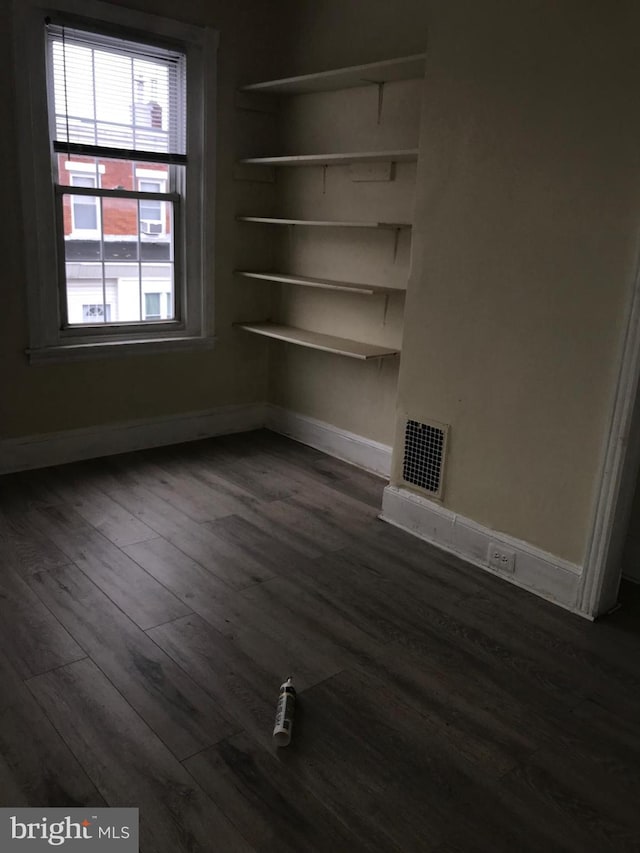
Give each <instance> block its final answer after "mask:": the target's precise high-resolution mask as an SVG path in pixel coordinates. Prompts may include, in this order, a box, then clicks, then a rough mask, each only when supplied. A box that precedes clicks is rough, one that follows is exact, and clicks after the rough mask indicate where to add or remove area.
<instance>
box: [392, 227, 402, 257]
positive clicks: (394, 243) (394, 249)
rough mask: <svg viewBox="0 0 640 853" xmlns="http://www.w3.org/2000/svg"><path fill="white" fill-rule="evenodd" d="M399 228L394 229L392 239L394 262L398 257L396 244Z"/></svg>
mask: <svg viewBox="0 0 640 853" xmlns="http://www.w3.org/2000/svg"><path fill="white" fill-rule="evenodd" d="M400 231H401V229H400V228H396V229H395V237H394V240H393V262H394V263H395V262H396V260H397V259H398V246H399V244H400Z"/></svg>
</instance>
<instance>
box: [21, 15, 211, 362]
mask: <svg viewBox="0 0 640 853" xmlns="http://www.w3.org/2000/svg"><path fill="white" fill-rule="evenodd" d="M13 11H14V16H15V20H16V27H15V56H16V68H17V75H16V78H17V81H18V92H17V103H18V108H19V116H18V120H19V129H20V139H21V146H20V147H21V151H20V154H21V155H22V156H21V158H20V174H21V191H22V198H23V205H22V206H23V210H24V212H25V213H24V216H25V219H24V228H25V234H26V235H30V236H29V239H27V240H26V245H27V246H28V252H27V254H26V258H25V261H26V263H27V287H28V306H29V338H30V346H29V349H28V350H27V352H28V354H29V358H30V361H31V362H32V363H37V362H41V361H44V362H48V361H61V360H66V359H74V358H88V357H92V356H96V357H100V358H103V357H105V356H115V355H127V354H130V353H134V352H154V351H160V352H163V351H167V350H173V349H176V350H180V349H193V348H210V347H211V346H213V335H212V329H213V317H212V310H211V304H212V300H211V294H212V287H213V281H212V269H213V266H214V264H213V252H214V246H215V242H214V238H215V234H214V221H213V219H214V217H213V211H214V210H215V162H216V157H215V114H216V96H215V93H216V52H217V46H218V33H217V32H216V31H215V30H212V29H210V28H204V27H195V26H191V25H188V24H184V23H180V22H177V21H173V20H170V19H167V18H162V17H159V16H156V15H147V14H146V13H143V12H137V11H134V10H131V9H124V8H121V7H117V6H113V5H111V4H108V3H102V2H100V0H57V2H56V1H55V0H54V2H52V3H50V4H45V3H43V2H42V0H14V7H13ZM60 16H63V17H64V16H72V18H73V21H72V22H70V25H71V26H74V25H75V26H82V25H85V26H87V25H89V26H90V27H91V28H93V29H95V31H96V32H100V31H101V30H102V29H104V30H106V31H107V32H109V34H110V35H115V36H116V37H118V36H121V37H122V38H127V37H129V38H131V37H133V38H135V37H136V35H137V36H138V37H139V38H142V39H143V40H144V39H147V40H148V41H153V39H154V37H155V38H158V39H159V40H165V41H167V40H168V41H170V42H172V43H173V44H175V45H177V46H178V47H179V48H180V49H182V50H184V51H185V53H186V57H187V126H188V134H187V140H188V141H187V162H188V167H187V170H186V175H187V178H186V188H185V197H184V199H183V202H182V205H181V212H182V215H183V216H184V217H185V221H186V228H185V229H183V231H184V239H183V241H179V239H178V237H177V236H176V251H179V252H181V255H182V260H183V264H182V266H183V269H184V272H183V281H182V283H181V284H182V286H181V287H180V293H179V297H178V298H179V304H176V313H177V315H178V316H179V318H180V319H179V320H177V321H175V322H167V323H166V324H163V325H162V327H157V326H156V325H155V324H154V325H146V326H145V325H143V324H138V325H135V326H131V325H127V326H126V327H124V326H123V327H121V328H118V327H117V325H116V326H115V327H114V326H111V327H110V328H109V329H103V330H101V329H98V328H96V327H92V328H90V329H84V328H82V329H78V328H77V327H75V328H73V329H69V328H63V323H62V321H61V317H62V314H61V307H60V297H59V286H58V275H59V270H58V265H59V260H58V255H59V246H58V234H57V225H56V220H57V217H56V199H55V192H54V187H53V177H52V156H51V148H50V142H49V124H48V103H47V67H46V39H45V18H47V17H51V18H52V19H53V20H54V21H55V20H56V19H57V18H59V17H60ZM205 141H206V157H205ZM207 166H208V168H207ZM178 242H180V243H181V245H178ZM176 292H177V291H176Z"/></svg>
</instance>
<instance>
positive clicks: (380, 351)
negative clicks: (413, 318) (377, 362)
mask: <svg viewBox="0 0 640 853" xmlns="http://www.w3.org/2000/svg"><path fill="white" fill-rule="evenodd" d="M234 326H236V327H237V328H239V329H244V330H245V331H246V332H251V334H253V335H264V336H265V337H267V338H274V339H275V340H278V341H284V342H285V343H289V344H296V345H297V346H301V347H309V348H310V349H317V350H322V351H323V352H332V353H334V354H336V355H344V356H346V357H347V358H357V359H360V360H361V361H368V360H369V359H374V358H390V357H391V356H396V355H399V354H400V350H397V349H393V348H392V347H381V346H377V345H376V344H364V343H361V342H360V341H351V340H348V339H347V338H336V337H334V336H333V335H322V334H320V333H319V332H310V331H308V330H307V329H296V328H295V327H294V326H281V325H279V324H277V323H271V322H269V321H267V322H264V323H234Z"/></svg>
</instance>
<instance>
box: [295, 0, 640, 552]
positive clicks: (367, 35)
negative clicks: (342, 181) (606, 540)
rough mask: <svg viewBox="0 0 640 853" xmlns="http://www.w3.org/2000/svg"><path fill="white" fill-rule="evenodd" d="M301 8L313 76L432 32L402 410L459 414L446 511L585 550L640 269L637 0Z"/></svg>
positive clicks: (539, 541) (453, 421) (452, 420)
mask: <svg viewBox="0 0 640 853" xmlns="http://www.w3.org/2000/svg"><path fill="white" fill-rule="evenodd" d="M295 9H296V14H297V15H298V21H297V25H298V27H299V32H298V35H299V39H298V45H299V54H298V62H299V67H300V69H304V70H310V69H311V68H313V67H330V66H331V65H332V64H342V63H352V62H358V61H369V60H374V59H377V58H383V57H387V56H393V55H396V54H403V53H410V52H413V51H417V50H419V49H420V42H421V40H422V38H423V35H424V30H425V29H426V27H427V26H428V30H429V56H428V67H427V78H426V84H425V89H424V102H423V120H422V131H421V160H420V163H419V167H418V179H417V195H416V201H417V210H416V219H415V222H416V225H415V228H414V266H413V274H412V277H411V280H410V285H409V291H408V294H407V303H406V310H405V326H404V343H403V356H402V361H401V367H400V384H399V400H398V411H399V418H400V419H402V417H403V415H404V414H405V413H407V414H409V415H411V416H412V417H416V418H418V419H434V420H437V421H441V422H444V423H448V424H450V425H451V433H450V458H449V465H448V473H447V478H446V484H445V489H446V491H445V497H444V505H445V506H446V507H448V508H449V509H451V510H454V511H456V512H459V513H461V514H462V515H465V516H468V517H470V518H472V519H474V520H476V521H477V522H479V523H481V524H484V525H487V526H489V527H491V528H494V529H497V530H500V531H503V532H505V533H507V534H510V535H512V536H515V537H518V538H521V539H523V540H526V541H528V542H530V543H532V544H534V545H536V546H538V547H540V548H543V549H545V550H548V551H550V552H551V553H553V554H556V555H558V556H560V557H563V558H565V559H568V560H571V561H575V562H578V563H580V562H581V561H582V560H583V557H584V552H585V542H586V537H587V531H588V529H589V525H590V522H591V513H592V507H593V499H594V489H595V484H596V479H597V475H598V471H599V466H600V462H601V457H602V448H603V443H604V440H605V434H606V430H607V426H608V418H609V413H610V406H611V400H612V393H613V384H614V381H615V376H616V359H617V356H618V352H619V346H620V335H621V329H622V322H623V316H624V311H625V306H626V300H627V298H628V294H629V291H630V287H631V282H632V280H633V276H634V274H635V262H636V250H637V226H638V219H639V217H638V209H639V204H638V199H639V198H640V195H639V193H638V190H639V188H640V187H639V179H640V169H639V166H640V156H639V152H640V116H639V115H638V111H637V110H636V109H635V106H634V104H635V101H636V99H637V92H638V86H639V84H640V53H639V52H638V51H637V46H636V42H635V34H636V33H637V31H638V24H640V13H639V12H638V10H637V9H638V7H637V5H636V4H634V3H632V2H620V3H617V4H615V5H614V6H612V5H611V4H610V3H607V2H605V0H599V2H593V3H588V4H585V3H584V2H580V0H563V2H561V3H558V2H556V0H544V1H543V2H540V0H535V2H534V0H519V2H517V3H513V2H512V1H511V0H509V2H507V0H484V2H482V3H477V2H475V0H467V2H463V0H458V2H450V0H449V2H444V0H443V2H435V0H434V2H431V3H425V2H419V0H415V2H414V0H400V2H394V3H390V2H382V0H376V2H366V3H365V2H357V0H325V2H323V3H322V4H318V3H312V2H310V0H306V2H297V3H296V4H295ZM356 33H357V37H356V35H355V34H356ZM399 466H400V454H399V451H398V447H396V454H395V465H394V474H395V478H396V479H397V477H398V473H399Z"/></svg>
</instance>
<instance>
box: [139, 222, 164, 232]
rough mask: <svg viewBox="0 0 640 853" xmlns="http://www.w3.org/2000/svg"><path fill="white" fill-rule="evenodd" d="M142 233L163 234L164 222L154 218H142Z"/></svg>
mask: <svg viewBox="0 0 640 853" xmlns="http://www.w3.org/2000/svg"><path fill="white" fill-rule="evenodd" d="M140 233H141V234H162V222H155V221H154V220H152V219H141V220H140Z"/></svg>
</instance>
